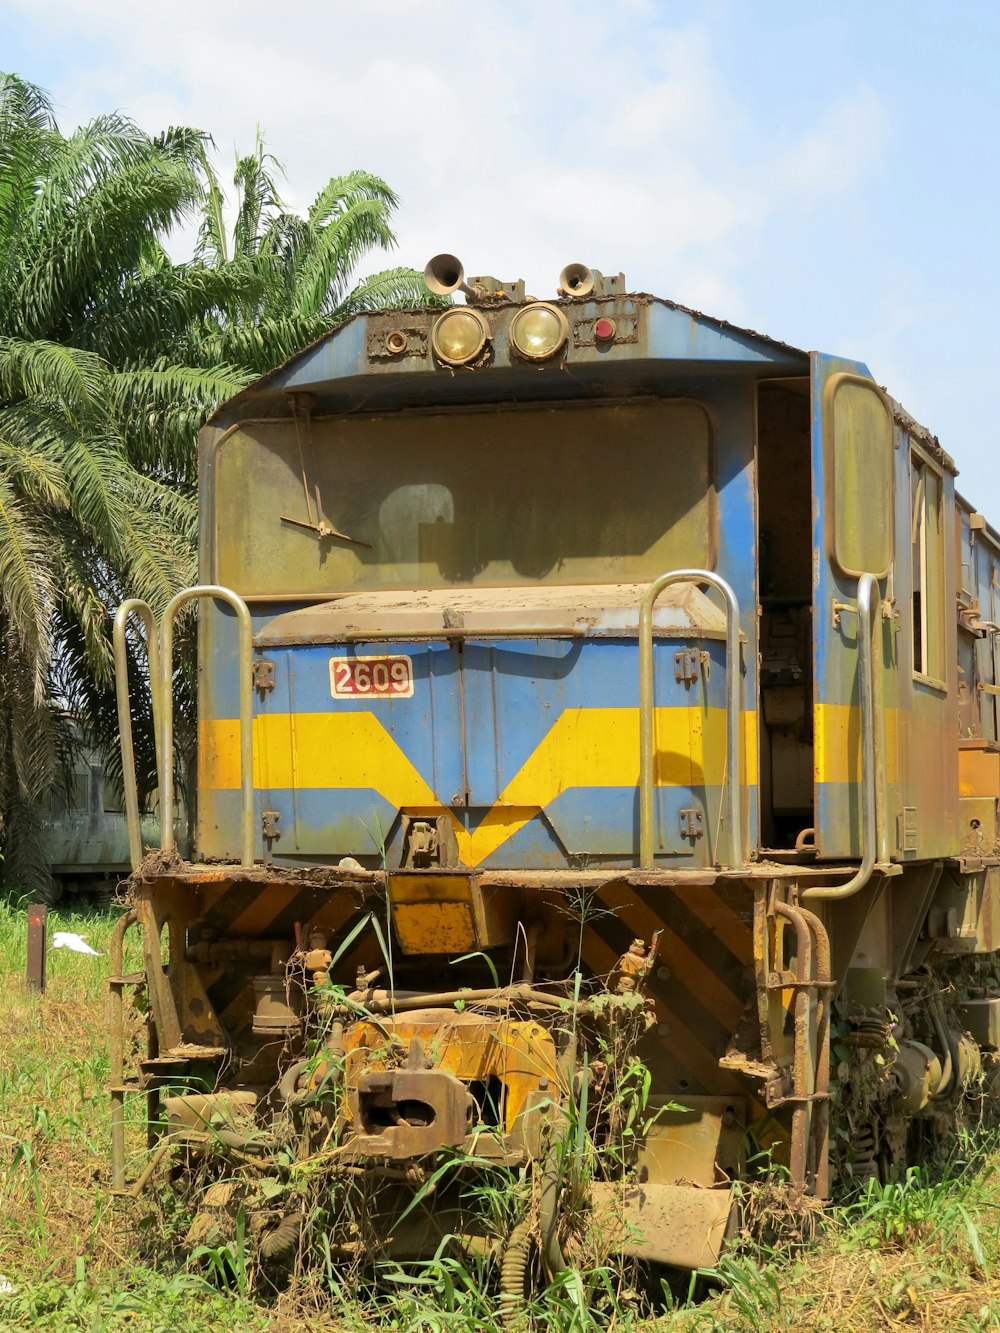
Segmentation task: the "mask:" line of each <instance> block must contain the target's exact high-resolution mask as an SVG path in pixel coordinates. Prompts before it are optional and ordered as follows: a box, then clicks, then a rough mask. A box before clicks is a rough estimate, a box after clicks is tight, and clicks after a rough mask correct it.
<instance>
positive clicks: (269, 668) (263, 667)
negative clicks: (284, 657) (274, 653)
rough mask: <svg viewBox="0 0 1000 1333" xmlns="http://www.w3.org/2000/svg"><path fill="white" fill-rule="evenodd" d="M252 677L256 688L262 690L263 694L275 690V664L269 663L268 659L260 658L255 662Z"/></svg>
mask: <svg viewBox="0 0 1000 1333" xmlns="http://www.w3.org/2000/svg"><path fill="white" fill-rule="evenodd" d="M251 675H252V679H253V683H254V688H255V689H258V690H260V692H261V693H262V694H263V693H265V692H266V691H267V690H273V689H274V663H273V662H269V661H268V659H267V658H266V657H262V658H258V660H257V661H256V662H254V664H253V670H252V672H251Z"/></svg>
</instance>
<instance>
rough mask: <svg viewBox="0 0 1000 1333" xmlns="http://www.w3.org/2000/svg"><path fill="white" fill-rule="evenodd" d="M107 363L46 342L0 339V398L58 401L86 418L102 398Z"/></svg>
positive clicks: (45, 340)
mask: <svg viewBox="0 0 1000 1333" xmlns="http://www.w3.org/2000/svg"><path fill="white" fill-rule="evenodd" d="M107 381H108V367H107V364H106V363H105V362H104V361H103V360H102V359H101V358H100V357H99V356H96V355H95V354H94V353H93V352H88V351H85V350H83V349H82V348H78V347H69V346H67V345H66V344H65V343H58V342H51V341H49V340H47V339H35V340H32V341H27V340H25V339H22V338H4V337H0V398H6V399H8V400H13V399H18V398H58V399H60V400H61V402H62V403H63V405H64V406H65V408H66V409H67V410H68V411H69V412H70V413H72V414H74V415H79V416H86V415H88V414H91V413H92V412H93V411H94V409H95V408H97V407H98V406H99V404H100V403H101V401H102V400H103V398H104V397H105V393H106V389H107Z"/></svg>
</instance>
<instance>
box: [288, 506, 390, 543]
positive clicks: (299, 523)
mask: <svg viewBox="0 0 1000 1333" xmlns="http://www.w3.org/2000/svg"><path fill="white" fill-rule="evenodd" d="M281 521H282V523H291V525H292V526H293V527H295V528H308V530H309V531H310V532H315V533H316V535H317V536H318V537H319V539H320V541H323V540H324V539H325V538H327V537H336V538H338V539H339V540H340V541H342V542H350V543H351V545H352V546H367V548H368V549H369V551H370V550H371V549H372V544H371V542H363V541H362V540H361V538H360V537H352V536H350V534H349V533H346V532H341V531H340V529H339V528H333V527H331V526H330V524H329V523H327V521H326V519H324V518H321V519H320V521H319V522H318V523H305V522H304V521H303V520H302V519H301V518H289V517H288V515H287V514H282V515H281Z"/></svg>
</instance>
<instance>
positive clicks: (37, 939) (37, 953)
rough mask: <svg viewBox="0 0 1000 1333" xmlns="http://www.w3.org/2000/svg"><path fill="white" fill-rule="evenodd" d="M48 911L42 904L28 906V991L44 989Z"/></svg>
mask: <svg viewBox="0 0 1000 1333" xmlns="http://www.w3.org/2000/svg"><path fill="white" fill-rule="evenodd" d="M48 916H49V909H48V908H47V907H46V906H45V904H44V903H30V904H29V906H28V976H27V985H28V990H36V991H43V990H44V989H45V945H46V938H45V937H46V931H47V927H48Z"/></svg>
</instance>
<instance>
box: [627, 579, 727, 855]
mask: <svg viewBox="0 0 1000 1333" xmlns="http://www.w3.org/2000/svg"><path fill="white" fill-rule="evenodd" d="M674 583H708V584H710V585H711V586H712V587H713V588H715V589H716V590H717V591H718V592H720V593H721V594H722V597H723V600H724V601H725V604H726V808H727V821H728V824H729V846H730V850H731V852H732V859H733V864H734V866H741V865H742V864H743V836H742V835H743V828H742V820H741V818H740V608H739V603H738V602H737V600H736V594H735V593H734V592H733V590H732V588H731V587H730V586H729V584H728V583H727V582H726V580H725V579H722V578H720V577H719V576H718V574H713V573H712V572H711V571H710V570H707V569H675V570H672V571H671V572H669V573H667V574H661V575H660V577H659V578H658V579H654V580H653V582H652V583H651V584H650V585H649V587H648V588H647V589H646V591H645V593H643V597H642V604H641V606H640V609H639V864H640V865H642V866H651V865H653V864H654V856H653V781H654V770H653V608H654V606H655V605H656V600H657V598H658V597H659V596H660V593H662V592H663V590H664V589H665V588H669V587H670V586H671V584H674Z"/></svg>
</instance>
